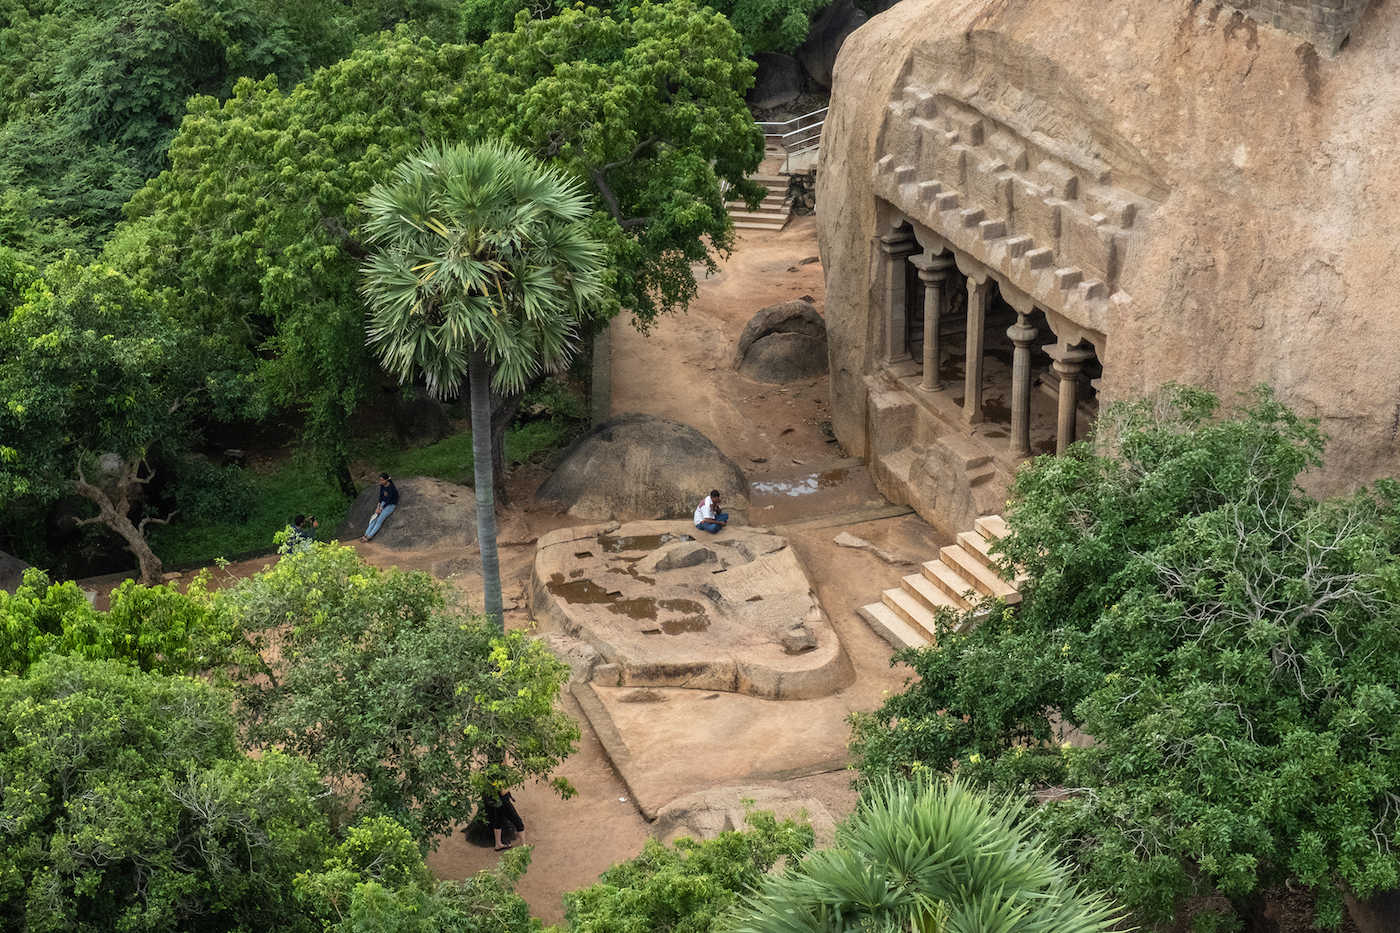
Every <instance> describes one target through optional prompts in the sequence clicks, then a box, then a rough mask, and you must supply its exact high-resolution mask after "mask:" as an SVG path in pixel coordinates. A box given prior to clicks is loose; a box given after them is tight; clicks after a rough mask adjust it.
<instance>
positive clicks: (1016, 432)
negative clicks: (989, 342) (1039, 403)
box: [1006, 312, 1038, 457]
mask: <svg viewBox="0 0 1400 933" xmlns="http://www.w3.org/2000/svg"><path fill="white" fill-rule="evenodd" d="M1037 334H1038V332H1037V331H1036V329H1035V328H1034V327H1032V326H1031V325H1030V324H1029V323H1028V322H1027V320H1026V316H1025V315H1024V314H1021V313H1020V312H1017V314H1016V323H1015V324H1012V325H1011V326H1010V327H1008V328H1007V329H1006V336H1008V337H1010V338H1011V342H1012V343H1014V344H1016V352H1015V355H1014V356H1013V357H1012V358H1011V456H1013V457H1029V456H1030V455H1031V342H1032V341H1033V340H1035V338H1036V336H1037Z"/></svg>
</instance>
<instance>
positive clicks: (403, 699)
mask: <svg viewBox="0 0 1400 933" xmlns="http://www.w3.org/2000/svg"><path fill="white" fill-rule="evenodd" d="M446 592H447V591H446V588H445V587H444V585H443V584H441V583H439V582H437V581H435V580H433V579H432V578H431V577H430V576H428V575H427V574H425V573H421V572H415V573H402V572H399V571H397V570H390V571H387V572H386V571H380V570H378V569H376V568H374V567H370V566H368V565H366V564H363V563H361V562H360V559H359V557H358V556H357V555H356V554H355V551H354V550H353V549H351V548H348V547H336V546H333V545H324V544H318V545H316V546H315V547H314V548H312V549H308V550H305V551H299V552H297V553H291V554H284V555H283V557H282V559H281V560H280V561H279V562H278V563H277V565H276V566H275V567H273V568H272V569H270V570H267V571H264V572H263V573H261V574H259V575H257V576H256V577H253V578H251V579H249V580H247V581H244V582H241V583H239V584H238V585H235V586H233V587H230V588H228V589H225V590H222V591H220V593H219V594H218V596H217V598H216V599H215V606H214V609H215V611H216V612H217V613H219V614H221V615H223V614H226V615H227V616H228V617H229V620H230V621H229V623H228V624H236V625H237V626H238V627H239V628H240V629H241V630H243V631H246V632H249V633H250V634H252V635H253V636H255V637H256V638H258V645H259V647H260V648H263V649H264V652H265V653H266V652H267V649H269V648H272V649H275V657H276V658H278V659H280V660H277V661H274V662H273V663H272V664H271V665H270V666H266V667H264V666H262V665H249V666H246V667H245V668H244V669H243V672H242V675H243V677H244V679H245V681H246V688H245V689H244V690H243V692H242V694H241V698H242V703H243V710H244V712H245V714H246V716H247V717H249V722H248V723H247V728H248V736H249V740H250V741H251V742H253V743H254V744H255V745H257V746H261V747H278V748H282V749H285V750H287V751H290V752H296V753H297V754H300V755H304V756H306V757H307V758H308V759H310V760H311V761H312V762H314V763H315V764H316V766H317V767H318V768H319V769H320V770H321V772H322V773H323V774H325V775H327V777H329V778H330V779H332V780H333V781H334V782H335V786H336V787H337V788H338V789H339V790H340V791H341V792H342V800H343V801H344V802H345V804H346V806H349V805H350V802H351V801H354V812H355V815H356V816H364V815H367V814H383V815H386V816H390V817H392V818H394V819H395V820H398V821H399V822H400V823H402V824H403V825H404V826H406V827H407V828H408V829H409V831H410V833H411V834H412V836H413V838H414V839H415V840H417V841H418V842H419V844H421V845H423V846H425V847H426V846H430V845H434V844H435V843H434V838H435V837H438V836H441V835H443V834H445V833H447V832H449V831H451V828H452V826H453V824H454V823H466V822H467V821H469V820H470V819H471V816H472V813H473V811H474V810H475V807H476V805H477V803H478V802H479V801H480V799H481V796H482V794H483V792H485V791H486V790H487V788H488V787H489V786H500V787H502V788H510V787H515V786H519V785H520V784H522V783H524V782H525V781H526V780H537V779H543V778H546V777H548V776H549V774H550V773H551V772H552V771H553V770H554V769H555V768H556V767H558V765H559V763H560V762H561V761H562V760H563V759H564V758H565V757H567V756H568V755H570V754H571V753H572V752H573V751H574V743H575V742H576V741H577V740H578V738H579V731H578V727H577V726H576V725H575V724H574V722H573V720H572V719H570V718H569V716H568V715H567V714H566V713H564V712H562V711H560V710H558V709H557V708H556V707H555V700H556V699H557V698H558V695H559V689H560V686H561V684H562V683H563V682H564V681H565V680H566V679H567V676H568V668H567V667H565V666H564V665H563V664H562V663H561V662H559V661H557V660H556V659H555V658H554V656H553V655H551V654H550V653H549V652H548V651H547V650H546V649H545V648H544V646H543V645H542V644H540V643H539V642H538V641H535V640H533V639H529V638H526V637H525V636H524V635H522V634H521V633H519V632H510V633H507V634H506V635H503V636H502V635H497V634H496V632H495V629H494V627H493V626H492V625H491V624H490V623H489V622H488V621H487V620H485V619H482V618H479V617H477V618H472V617H467V616H465V615H462V614H460V613H457V612H455V611H452V610H451V608H450V607H449V606H448V604H447V601H446ZM269 656H274V655H269ZM554 783H555V787H556V788H557V789H558V790H559V791H560V792H561V793H564V794H570V793H572V792H573V788H572V787H571V786H570V785H569V784H568V782H567V781H565V780H563V779H562V778H560V779H557V780H556V781H555V782H554Z"/></svg>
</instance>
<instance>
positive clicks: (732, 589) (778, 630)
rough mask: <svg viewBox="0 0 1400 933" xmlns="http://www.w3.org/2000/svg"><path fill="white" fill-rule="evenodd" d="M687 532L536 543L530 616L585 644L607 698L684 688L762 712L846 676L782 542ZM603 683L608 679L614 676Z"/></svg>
mask: <svg viewBox="0 0 1400 933" xmlns="http://www.w3.org/2000/svg"><path fill="white" fill-rule="evenodd" d="M694 534H695V529H694V527H693V526H690V524H689V523H688V522H677V521H670V522H661V521H654V522H631V523H627V524H623V525H621V526H618V525H616V524H615V523H609V524H606V525H586V526H582V527H579V528H564V529H560V530H558V531H554V532H551V533H549V534H547V535H544V536H542V537H541V538H540V540H539V547H538V550H537V551H536V552H535V564H534V569H533V572H532V575H531V581H530V611H531V614H532V616H533V617H534V618H535V620H536V621H537V622H538V623H539V624H540V626H541V628H542V629H543V630H544V631H547V632H561V633H564V634H566V635H569V636H571V637H573V638H577V639H580V640H582V641H585V642H587V643H588V644H589V645H591V646H592V647H593V649H594V650H595V651H596V652H597V653H598V655H599V656H600V658H601V661H602V662H603V664H601V665H600V666H599V667H597V668H595V670H594V672H593V675H592V676H593V677H594V680H595V682H597V681H598V678H599V676H600V674H599V672H600V671H602V670H603V667H607V668H608V671H607V674H606V678H605V679H607V681H608V685H609V686H621V687H689V688H692V689H697V690H720V691H729V692H732V693H743V694H747V695H749V696H755V697H761V698H764V699H770V700H785V699H794V700H796V699H808V698H810V697H819V696H826V695H828V694H831V693H835V692H836V691H837V690H840V689H842V688H843V687H846V686H848V685H849V684H850V683H851V682H852V680H853V679H854V678H855V669H854V668H853V667H852V666H851V661H850V659H849V658H848V657H847V655H846V652H845V650H844V649H843V648H842V646H841V642H840V640H839V639H838V638H837V636H836V631H835V630H834V629H833V628H832V627H831V623H830V622H829V621H828V620H827V618H826V614H825V613H824V612H823V611H822V608H821V605H820V604H819V603H818V601H817V597H816V594H815V591H814V590H813V588H812V585H811V582H810V581H809V580H808V578H807V573H806V571H805V569H804V568H803V566H802V563H801V562H800V561H799V560H798V558H797V556H796V554H795V553H794V551H793V550H792V548H790V547H788V545H787V540H786V539H785V538H783V537H781V536H778V535H773V534H767V533H764V532H760V531H757V530H754V529H751V528H735V527H732V526H731V527H729V528H726V529H724V531H722V532H721V533H720V534H718V535H715V536H710V535H705V536H704V540H703V541H696V540H694ZM614 671H615V672H616V673H614Z"/></svg>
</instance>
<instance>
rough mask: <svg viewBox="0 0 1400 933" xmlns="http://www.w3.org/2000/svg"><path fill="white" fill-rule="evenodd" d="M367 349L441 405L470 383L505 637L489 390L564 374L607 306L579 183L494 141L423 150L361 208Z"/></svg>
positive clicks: (488, 565)
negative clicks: (585, 325)
mask: <svg viewBox="0 0 1400 933" xmlns="http://www.w3.org/2000/svg"><path fill="white" fill-rule="evenodd" d="M364 208H365V212H366V215H367V217H366V220H365V230H366V231H367V232H368V234H369V238H370V242H371V244H372V245H373V246H374V247H375V248H376V252H375V253H374V254H373V255H371V256H370V258H369V259H367V260H366V261H365V263H364V267H363V270H362V271H363V282H362V285H361V291H362V292H363V294H364V295H365V297H366V299H367V300H368V303H369V307H370V315H369V325H368V330H369V345H370V346H371V347H372V348H373V349H374V350H375V352H376V353H377V354H378V356H379V358H380V361H381V362H382V363H383V364H384V367H385V368H386V369H387V370H388V371H389V372H391V373H393V374H394V375H396V376H398V378H399V380H400V381H407V380H409V379H412V378H414V376H415V375H416V374H417V373H418V372H422V373H423V375H424V376H425V377H426V379H427V385H428V391H429V392H431V393H433V394H434V395H436V396H438V397H440V398H445V397H451V396H454V395H456V394H457V392H458V391H459V388H460V386H461V383H462V379H463V377H464V376H466V377H468V378H469V381H470V391H471V413H472V456H473V458H474V467H473V468H474V473H475V477H476V520H477V539H478V541H479V542H480V545H481V575H482V581H483V583H484V584H485V589H486V600H485V601H486V606H485V609H486V614H487V615H488V616H490V617H491V618H492V619H493V620H494V621H495V623H496V625H497V627H498V628H501V629H504V618H503V614H502V602H501V572H500V562H499V559H498V557H497V553H496V504H495V488H494V485H493V481H494V478H493V476H492V471H491V453H492V451H491V401H490V392H491V388H492V386H494V387H495V388H496V389H497V390H498V391H502V392H520V391H523V390H524V388H525V387H526V385H527V384H528V383H529V381H530V379H531V378H532V377H533V376H535V375H536V374H538V373H540V372H541V371H545V370H557V369H560V368H562V367H564V366H566V365H567V364H568V362H569V360H570V358H571V357H572V356H573V354H574V351H575V348H576V346H577V335H578V323H579V321H581V320H582V319H583V318H584V317H585V316H586V315H587V313H588V311H589V309H590V308H592V307H594V306H595V305H596V303H597V302H598V301H599V300H600V299H601V298H602V297H603V296H604V294H605V290H606V287H605V286H604V284H603V280H602V274H603V251H602V248H601V247H600V245H599V244H598V243H597V242H596V241H595V240H594V239H593V238H592V237H590V236H589V235H588V234H587V233H586V232H585V231H584V229H583V226H582V220H583V218H585V217H586V216H587V215H588V213H589V210H590V208H589V203H588V200H587V197H586V196H585V195H584V194H583V192H582V190H581V188H580V187H579V185H578V184H577V183H575V182H573V181H572V180H570V179H569V178H567V177H566V176H565V175H563V174H562V173H560V172H558V171H556V170H554V169H550V168H548V167H546V166H544V165H543V164H541V163H540V162H538V161H537V160H535V159H534V158H532V157H531V156H530V155H528V154H527V153H525V152H523V151H522V150H519V149H516V148H514V147H511V146H508V145H506V144H504V143H500V142H487V143H479V144H475V145H456V146H428V147H426V148H425V149H424V150H423V151H422V152H421V153H420V154H418V155H416V156H413V157H411V158H408V159H406V160H404V162H403V163H402V164H400V165H399V166H398V168H396V169H395V170H394V175H393V178H392V180H391V181H390V182H389V183H387V184H380V185H376V186H375V187H374V189H373V190H372V191H371V192H370V193H369V194H368V195H367V196H366V197H365V200H364Z"/></svg>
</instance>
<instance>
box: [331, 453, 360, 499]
mask: <svg viewBox="0 0 1400 933" xmlns="http://www.w3.org/2000/svg"><path fill="white" fill-rule="evenodd" d="M334 473H335V481H336V483H337V484H339V486H340V494H341V495H343V496H344V497H345V498H347V499H354V498H355V497H356V496H358V495H359V494H360V491H359V490H358V489H356V488H355V480H354V479H352V478H351V476H350V464H348V463H346V462H345V459H344V458H341V460H340V462H339V463H337V464H336V467H335V471H334Z"/></svg>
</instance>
